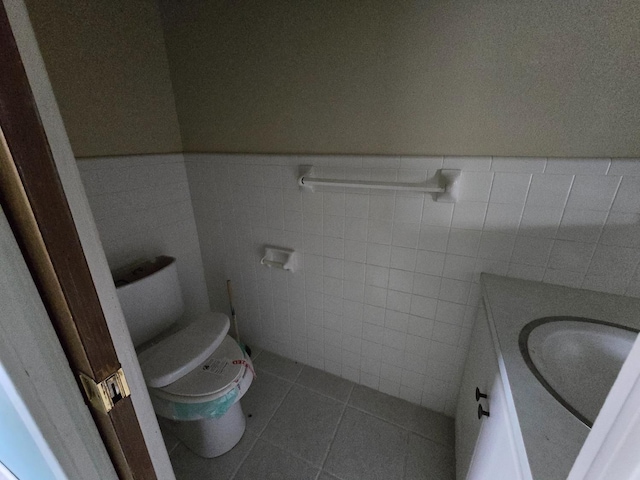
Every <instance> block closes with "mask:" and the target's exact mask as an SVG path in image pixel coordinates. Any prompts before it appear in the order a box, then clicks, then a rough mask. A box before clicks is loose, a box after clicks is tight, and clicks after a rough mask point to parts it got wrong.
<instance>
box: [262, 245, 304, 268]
mask: <svg viewBox="0 0 640 480" xmlns="http://www.w3.org/2000/svg"><path fill="white" fill-rule="evenodd" d="M296 258H297V255H296V252H295V250H292V249H290V248H281V247H268V246H266V247H264V257H262V259H261V260H260V263H261V264H262V265H266V266H267V267H270V268H281V269H283V270H287V271H289V272H293V271H294V270H295V269H296V267H297V264H296Z"/></svg>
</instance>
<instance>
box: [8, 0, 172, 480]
mask: <svg viewBox="0 0 640 480" xmlns="http://www.w3.org/2000/svg"><path fill="white" fill-rule="evenodd" d="M3 4H4V8H0V16H1V17H2V18H1V19H0V28H1V29H2V33H1V39H2V54H1V55H2V62H3V69H2V72H0V76H1V82H0V87H1V88H2V90H3V92H0V98H1V100H0V122H2V127H3V130H4V133H5V137H6V139H7V144H8V147H9V151H10V156H11V157H12V158H11V160H12V163H13V165H14V168H11V165H10V164H8V163H5V164H4V165H3V167H4V173H5V175H4V179H5V182H8V183H5V186H6V185H8V184H12V185H13V186H12V188H11V189H5V188H4V187H3V192H4V193H6V195H3V199H2V200H3V207H4V208H6V209H7V216H8V217H10V219H11V226H12V229H13V230H14V232H15V234H16V237H17V239H18V242H19V244H20V246H21V249H22V252H23V255H24V256H25V259H26V260H27V264H28V266H29V268H30V271H31V273H32V276H33V277H34V280H35V282H36V285H37V286H38V288H39V291H40V295H41V297H42V298H43V300H44V302H45V305H46V307H47V311H48V313H49V315H50V317H51V319H52V322H53V323H54V325H56V331H57V333H58V335H59V338H60V340H61V343H62V344H63V345H65V346H66V351H67V354H68V356H69V363H70V364H71V366H72V369H73V370H74V371H75V373H76V374H77V373H79V372H82V373H84V374H85V375H87V376H89V377H91V378H92V379H93V380H95V381H96V382H100V381H101V380H103V379H104V377H105V376H106V375H108V373H109V372H112V371H113V369H114V368H118V367H119V366H120V365H122V367H123V369H124V371H125V374H126V376H127V379H128V382H129V386H130V388H131V393H132V395H131V397H129V398H124V399H123V400H121V401H119V402H118V403H117V404H116V405H115V406H114V409H113V410H112V411H111V412H110V413H109V414H104V413H99V412H95V411H94V412H93V417H94V420H95V421H96V424H98V426H99V429H100V430H101V435H102V438H103V441H104V443H105V445H106V446H107V448H108V449H109V450H110V452H109V453H110V456H111V459H112V461H113V463H114V465H115V466H116V469H117V470H118V473H119V476H120V477H121V478H168V479H172V478H174V476H173V471H172V469H171V464H170V462H169V459H168V454H167V452H166V447H165V446H164V442H163V441H162V437H161V434H160V431H159V427H158V424H157V420H156V418H155V415H154V413H153V408H152V406H151V402H150V399H149V396H148V392H147V390H146V387H145V384H144V379H143V377H142V373H141V371H140V367H139V364H138V362H137V358H136V355H135V350H134V348H133V345H132V344H131V340H130V337H129V335H128V330H127V328H126V324H125V322H124V318H123V316H122V312H121V309H120V306H119V303H118V301H117V298H116V295H115V287H114V286H113V281H112V279H111V276H110V273H109V269H108V265H107V263H106V259H105V257H104V251H103V250H102V247H101V245H100V241H99V239H98V234H97V230H96V228H95V224H94V223H93V218H92V215H91V212H90V209H89V205H88V202H87V199H86V195H85V194H84V190H83V188H82V184H81V182H80V177H79V173H78V171H77V166H76V164H75V158H74V157H73V154H72V152H71V149H70V146H69V141H68V138H67V136H66V133H65V132H64V127H63V125H62V120H61V117H60V114H59V111H58V109H57V106H56V103H55V99H54V97H53V93H52V90H51V85H50V84H49V81H48V78H47V75H46V70H45V69H44V64H43V62H42V58H41V56H40V53H39V50H38V47H37V42H36V40H35V35H34V33H33V30H32V28H31V25H30V23H29V18H28V13H27V10H26V6H25V5H24V3H23V1H22V0H15V1H14V0H12V1H8V0H3ZM0 7H2V4H0ZM26 112H28V114H27V113H26ZM10 163H11V162H10ZM36 165H37V168H34V167H35V166H36ZM45 172H46V176H45ZM16 180H18V181H16ZM9 192H10V193H9ZM67 200H68V201H67ZM5 205H6V207H5ZM52 205H55V206H56V207H55V208H51V206H52ZM29 210H31V212H29ZM63 225H64V233H63V234H62V235H63V239H62V241H61V239H60V238H58V240H55V236H56V235H58V237H60V235H59V232H60V228H61V227H62V226H63ZM34 227H35V228H34ZM56 231H57V232H58V233H55V232H56ZM43 245H44V248H43ZM56 287H57V288H56ZM70 318H71V319H73V318H81V319H82V321H81V322H79V323H77V324H75V325H71V324H70V323H68V321H69V319H70ZM87 319H89V323H91V324H92V325H91V326H90V327H88V328H87ZM96 325H97V326H96ZM95 332H98V336H97V338H98V339H99V340H98V341H95V340H94V337H95ZM110 337H113V339H114V342H113V343H112V342H111V339H110ZM105 339H109V340H108V341H105ZM83 342H84V343H83ZM105 343H106V344H107V346H106V347H105ZM96 352H98V353H97V354H96ZM156 475H157V476H156Z"/></svg>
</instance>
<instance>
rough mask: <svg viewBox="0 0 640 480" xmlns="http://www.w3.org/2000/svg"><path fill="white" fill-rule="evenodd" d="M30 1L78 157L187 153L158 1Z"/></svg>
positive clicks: (50, 72) (30, 11) (33, 19)
mask: <svg viewBox="0 0 640 480" xmlns="http://www.w3.org/2000/svg"><path fill="white" fill-rule="evenodd" d="M26 3H27V7H28V9H29V16H30V17H31V21H32V23H33V26H34V29H35V32H36V36H37V39H38V43H39V45H40V50H41V52H42V56H43V58H44V60H45V62H46V66H47V72H48V74H49V78H50V80H51V83H52V85H53V88H54V91H55V95H56V100H57V101H58V104H59V105H60V111H61V114H62V118H63V120H64V123H65V127H66V130H67V132H68V134H69V140H70V141H71V146H72V147H73V152H74V154H75V156H76V157H85V156H99V155H122V154H135V153H158V152H179V151H181V150H182V143H181V140H180V129H179V126H178V120H177V116H176V108H175V103H174V98H173V91H172V86H171V80H170V77H169V66H168V63H167V56H166V51H165V46H164V38H163V36H162V28H161V23H160V15H159V12H158V6H157V4H156V2H155V1H154V0H141V1H136V2H129V1H126V0H116V1H109V2H86V1H81V0H72V1H66V2H42V1H38V0H27V2H26Z"/></svg>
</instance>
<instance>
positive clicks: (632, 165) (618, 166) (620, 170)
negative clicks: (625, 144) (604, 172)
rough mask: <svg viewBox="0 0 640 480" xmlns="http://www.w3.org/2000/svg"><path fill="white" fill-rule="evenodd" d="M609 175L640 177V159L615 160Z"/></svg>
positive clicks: (612, 161) (612, 162)
mask: <svg viewBox="0 0 640 480" xmlns="http://www.w3.org/2000/svg"><path fill="white" fill-rule="evenodd" d="M608 174H609V175H640V158H614V159H612V160H611V167H610V168H609V172H608Z"/></svg>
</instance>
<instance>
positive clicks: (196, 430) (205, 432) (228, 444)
mask: <svg viewBox="0 0 640 480" xmlns="http://www.w3.org/2000/svg"><path fill="white" fill-rule="evenodd" d="M158 421H159V423H160V425H161V426H162V427H164V428H166V429H167V430H169V432H171V433H172V434H173V435H175V436H176V437H178V439H179V440H180V441H181V442H182V443H184V444H185V445H186V446H187V447H188V448H189V449H190V450H191V451H192V452H193V453H195V454H196V455H199V456H201V457H204V458H213V457H219V456H220V455H222V454H224V453H227V452H228V451H229V450H231V449H232V448H233V447H235V446H236V444H237V443H238V442H239V441H240V439H241V438H242V435H243V434H244V430H245V428H246V426H247V421H246V419H245V418H244V413H243V412H242V407H241V406H240V402H236V403H234V404H233V405H232V406H231V408H229V410H227V413H225V414H224V415H223V416H222V417H220V418H205V419H202V420H190V421H177V420H169V419H167V418H162V417H158Z"/></svg>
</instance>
